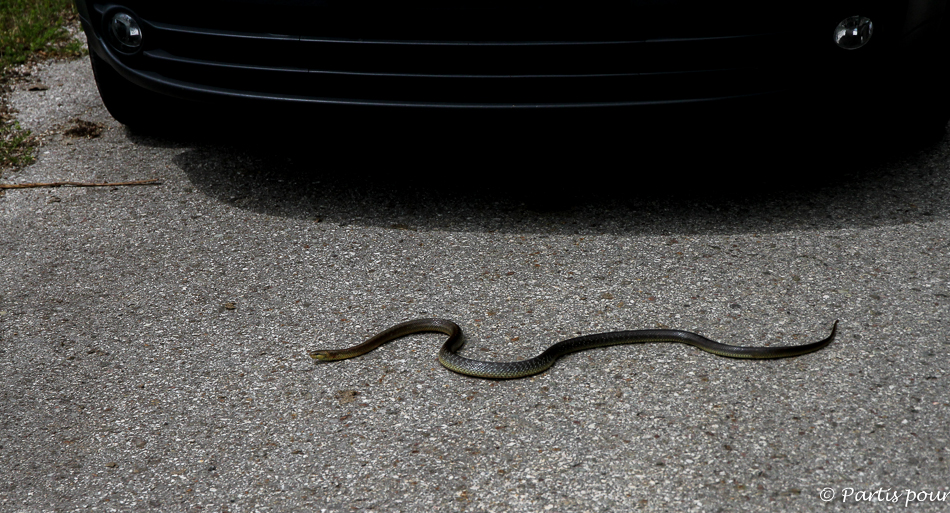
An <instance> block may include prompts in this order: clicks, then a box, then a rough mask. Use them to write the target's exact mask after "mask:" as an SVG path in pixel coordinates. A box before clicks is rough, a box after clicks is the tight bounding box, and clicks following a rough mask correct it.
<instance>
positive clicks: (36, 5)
mask: <svg viewBox="0 0 950 513" xmlns="http://www.w3.org/2000/svg"><path fill="white" fill-rule="evenodd" d="M77 21H78V19H77V15H76V7H75V6H74V5H73V2H72V0H0V172H2V171H4V170H6V169H11V168H13V169H15V168H18V167H22V166H25V165H27V164H30V163H31V162H33V160H34V157H33V151H32V138H31V137H30V132H29V130H24V129H22V128H20V125H19V123H17V122H16V120H15V119H11V117H10V116H9V115H7V114H6V113H7V110H6V109H5V108H3V107H4V105H3V103H4V102H5V99H4V98H3V95H4V93H5V91H4V90H5V89H6V83H7V82H9V79H10V70H11V68H12V67H13V66H16V65H18V64H22V63H24V62H28V61H35V60H42V59H47V58H53V57H78V56H80V55H82V43H80V42H78V41H76V40H75V39H71V38H70V36H69V31H67V30H66V28H65V27H66V26H67V25H76V24H77Z"/></svg>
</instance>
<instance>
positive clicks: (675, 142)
mask: <svg viewBox="0 0 950 513" xmlns="http://www.w3.org/2000/svg"><path fill="white" fill-rule="evenodd" d="M206 116H207V117H205V118H204V119H209V120H214V121H213V122H210V121H209V122H207V123H195V124H193V125H192V126H193V127H194V128H193V129H191V130H186V131H178V132H176V133H175V134H174V135H170V133H169V132H157V133H156V134H141V133H137V132H133V133H130V137H131V138H133V139H134V140H135V141H136V142H138V143H140V144H146V145H161V146H176V147H186V148H190V149H188V150H187V151H185V152H184V153H182V154H180V155H179V156H178V157H176V159H175V164H177V165H178V166H179V167H180V168H181V169H182V170H184V172H185V173H186V174H187V175H188V176H189V178H190V180H191V181H192V182H193V184H194V185H195V187H196V188H197V189H198V190H200V191H201V192H202V193H204V194H207V195H208V196H210V197H213V198H216V199H218V200H219V201H222V202H226V203H230V204H233V205H234V206H235V207H238V208H244V209H250V210H253V211H257V212H261V213H265V214H268V215H274V216H284V217H295V218H303V219H317V218H319V219H321V220H323V221H327V222H334V223H340V224H359V225H366V226H379V227H399V228H412V229H417V230H458V231H518V232H538V233H618V234H619V233H645V234H651V233H655V234H665V233H747V232H760V233H767V232H778V231H786V230H795V229H817V228H863V227H871V226H878V225H891V224H899V223H912V222H928V221H931V220H934V219H938V218H939V219H946V218H948V216H950V171H948V169H947V161H948V155H950V150H948V137H947V134H946V133H943V134H932V135H931V137H930V138H926V137H918V138H905V139H902V138H901V137H900V135H901V133H902V132H901V131H900V130H898V131H894V132H887V133H880V134H879V135H878V136H876V137H871V136H870V135H869V134H853V135H851V136H845V135H843V134H839V133H835V130H834V127H833V126H831V127H830V128H827V129H822V128H823V126H824V127H828V125H823V126H801V125H799V126H787V125H784V124H783V122H782V121H781V120H778V121H776V120H774V119H771V120H768V121H769V122H767V123H766V122H761V121H760V122H758V123H757V122H751V121H748V120H747V119H745V118H742V121H732V120H729V119H726V118H722V117H717V118H708V119H699V120H697V119H693V118H691V119H689V121H688V122H687V121H683V119H682V118H671V119H660V120H657V119H653V120H651V121H646V120H645V119H639V120H633V119H612V120H609V122H607V121H604V120H602V119H599V118H590V117H581V116H577V117H575V116H570V117H567V118H565V117H561V116H554V117H551V118H548V119H542V118H535V119H531V120H528V121H525V120H524V119H499V118H497V117H492V118H487V119H486V118H478V117H474V116H473V117H472V118H470V119H469V118H463V119H465V121H463V122H459V121H458V118H457V117H456V118H450V119H445V118H443V119H440V118H438V117H427V118H419V117H418V116H408V115H405V116H402V115H400V116H392V117H390V118H383V117H380V116H378V115H366V116H359V117H349V118H340V117H332V116H330V117H304V116H303V115H301V117H299V118H295V117H294V116H293V115H284V116H280V117H278V116H274V117H270V118H269V117H261V116H250V115H248V116H247V117H241V116H240V115H238V116H235V115H234V114H222V113H220V112H218V113H213V114H207V115H206ZM308 116H309V114H308ZM287 127H293V128H287Z"/></svg>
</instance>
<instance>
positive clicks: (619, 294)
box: [0, 60, 950, 512]
mask: <svg viewBox="0 0 950 513" xmlns="http://www.w3.org/2000/svg"><path fill="white" fill-rule="evenodd" d="M36 83H42V84H44V85H45V86H47V87H48V88H47V89H43V88H37V87H31V84H36ZM15 88H16V91H15V92H14V93H13V94H12V96H11V98H10V101H11V104H12V106H13V107H15V108H16V109H18V111H19V114H17V117H18V119H19V120H20V123H21V124H22V125H23V126H24V127H26V128H29V129H31V130H33V131H34V133H37V134H40V135H41V140H42V141H43V144H42V146H41V147H40V148H39V149H38V157H39V158H38V161H37V162H36V163H35V164H33V165H31V166H29V167H27V168H25V169H22V170H20V171H18V172H15V173H7V174H5V175H4V176H3V183H31V182H59V181H83V182H123V181H133V180H142V179H157V180H159V181H160V182H161V183H160V185H141V186H113V187H98V188H81V187H59V188H34V189H15V190H7V191H5V192H4V193H3V194H2V196H0V223H2V224H0V248H2V253H0V255H2V266H0V380H2V385H0V470H2V472H0V510H3V511H23V512H39V511H140V510H141V511H228V512H249V511H321V512H322V511H379V512H392V511H407V512H418V511H474V512H481V511H492V512H508V511H511V512H522V511H523V512H585V511H591V512H601V511H603V512H607V511H610V512H617V511H640V510H642V511H780V510H786V511H816V510H822V511H824V510H835V511H837V510H849V511H850V510H857V509H860V510H862V511H885V510H886V511H890V510H904V509H907V510H913V511H946V510H947V507H948V503H950V497H948V496H947V494H948V493H950V461H948V459H950V449H948V447H950V443H948V437H950V398H948V392H950V375H948V372H947V362H948V360H950V358H948V357H950V338H948V333H950V283H948V280H950V263H948V262H950V136H947V135H944V136H943V138H942V139H940V140H937V141H931V142H926V143H920V144H916V145H910V146H902V147H901V148H898V149H887V148H882V147H881V146H882V145H881V144H877V145H875V146H874V147H873V148H864V149H862V150H857V151H853V150H847V149H842V148H834V149H835V150H837V153H834V152H832V153H831V154H829V153H827V151H828V149H827V148H825V149H822V150H821V151H818V150H816V149H815V147H812V146H810V145H809V143H808V142H807V140H805V141H803V140H797V139H796V140H794V141H793V140H792V139H788V140H784V139H783V140H778V141H773V142H774V144H773V145H771V146H769V147H768V148H767V149H765V150H763V149H762V148H760V147H758V146H754V147H753V146H752V145H751V144H747V143H746V142H744V141H743V140H729V139H728V137H726V138H725V139H724V140H723V139H718V140H717V141H716V143H715V144H709V143H708V141H705V140H702V141H701V140H697V137H700V138H701V137H702V136H701V135H697V134H695V133H693V134H689V135H684V136H682V137H681V138H679V139H672V140H671V139H663V140H661V141H659V144H658V145H656V144H654V143H657V141H652V142H651V144H650V145H649V146H647V145H645V144H643V143H642V141H635V140H629V141H620V142H618V141H612V142H611V143H610V145H608V144H607V143H603V142H601V143H600V144H599V145H598V143H597V142H596V141H592V140H587V141H584V140H582V139H571V138H564V139H559V140H558V145H557V146H554V145H553V142H552V141H548V142H547V143H546V142H545V141H530V142H528V141H527V140H524V141H523V140H520V139H519V137H518V134H512V133H508V134H507V135H506V136H505V137H504V138H493V136H491V135H490V134H487V135H486V134H482V136H481V137H480V138H474V139H466V138H461V139H459V138H455V137H453V136H452V135H451V132H449V133H448V134H445V133H443V134H442V136H441V137H433V136H432V134H431V133H430V134H428V135H427V136H425V137H423V136H416V135H414V134H413V133H412V131H411V130H406V131H405V132H403V133H397V132H394V131H391V130H382V131H380V130H375V131H374V130H367V131H362V130H360V129H359V126H360V125H359V123H357V124H356V127H355V128H354V127H348V128H347V129H346V130H333V129H332V128H333V127H332V126H331V127H329V128H328V127H327V126H321V121H320V120H319V119H312V118H308V119H307V120H306V123H303V124H301V125H298V126H289V125H287V124H286V122H285V121H280V122H277V121H271V120H268V119H266V118H265V119H258V118H250V117H248V118H247V119H246V123H242V122H241V121H240V120H241V119H242V117H241V114H240V113H232V115H235V116H236V119H237V120H238V121H231V122H230V125H231V128H232V131H231V132H228V133H225V135H222V132H217V131H215V132H214V133H211V132H212V131H210V130H207V129H206V128H205V127H206V126H210V123H211V120H203V119H200V118H199V119H191V120H188V121H187V122H185V121H183V122H182V124H183V125H184V126H183V127H182V131H181V132H176V131H172V132H170V133H167V132H166V133H158V134H143V133H137V132H132V131H130V130H128V129H127V128H125V127H124V126H122V125H120V124H118V123H117V122H115V121H114V120H113V119H112V118H111V117H110V116H109V114H108V112H107V111H106V110H105V108H104V107H103V105H102V103H101V101H100V99H99V96H98V94H97V91H96V88H95V84H94V81H93V78H92V73H91V70H90V67H89V64H88V61H86V60H79V61H72V62H53V63H47V64H44V65H42V66H41V67H40V68H39V69H38V70H37V71H36V72H35V73H33V74H32V75H31V76H30V77H27V78H26V79H24V81H22V82H20V83H18V84H16V86H15ZM31 89H32V90H31ZM77 120H79V121H77ZM204 121H207V124H206V123H205V122H204ZM367 124H372V119H368V120H367ZM407 126H408V125H407ZM302 127H303V128H302ZM186 128H187V130H186ZM574 128H575V129H576V128H577V127H574ZM390 129H391V127H390ZM571 141H574V144H572V142H571ZM618 144H619V146H612V145H618ZM831 146H834V145H831ZM883 146H886V142H885V144H884V145H883ZM500 148H504V149H505V151H501V150H500ZM513 148H514V149H518V148H520V149H521V152H520V153H516V154H514V156H513V154H512V153H511V151H512V149H513ZM608 154H609V158H608V157H607V156H605V155H608ZM644 155H646V156H649V158H646V157H644ZM562 157H563V158H562ZM417 317H445V318H449V319H452V320H455V321H456V322H457V323H458V324H459V325H461V327H462V329H463V330H464V331H465V333H466V335H467V338H468V343H467V345H466V347H465V349H464V350H463V354H465V355H467V356H470V357H474V358H480V359H487V360H515V359H523V358H527V357H530V356H534V355H535V354H537V353H539V352H540V351H541V350H543V349H544V348H546V347H547V346H549V345H550V344H552V343H554V342H556V341H558V340H562V339H565V338H568V337H571V336H575V335H577V334H589V333H596V332H602V331H611V330H624V329H637V328H677V329H684V330H690V331H694V332H697V333H700V334H702V335H704V336H707V337H709V338H712V339H715V340H719V341H722V342H724V343H730V344H736V345H785V344H800V343H806V342H810V341H814V340H818V339H820V338H823V337H825V336H827V334H828V333H829V330H830V329H831V326H832V323H833V322H834V321H835V320H839V331H838V338H837V339H836V340H835V341H834V343H833V344H831V345H830V346H829V347H827V348H825V349H823V350H821V351H819V352H816V353H813V354H808V355H804V356H801V357H797V358H790V359H784V360H768V361H745V360H734V359H727V358H721V357H717V356H714V355H711V354H709V353H705V352H703V351H700V350H697V349H695V348H692V347H688V346H682V345H675V344H644V345H637V346H619V347H611V348H602V349H596V350H591V351H586V352H582V353H576V354H573V355H569V356H567V357H564V358H562V359H561V360H560V361H558V362H557V363H556V364H555V365H554V367H553V368H551V369H550V370H549V371H547V372H545V373H543V374H540V375H538V376H535V377H531V378H527V379H522V380H514V381H490V380H481V379H475V378H469V377H465V376H461V375H458V374H454V373H453V372H451V371H449V370H447V369H445V368H442V367H441V366H440V365H439V364H438V362H437V360H436V352H437V350H438V347H439V346H440V345H441V343H442V341H443V338H444V337H443V336H442V335H437V334H424V335H413V336H410V337H407V338H406V339H403V340H398V341H396V342H393V343H391V344H388V345H386V346H384V347H382V348H380V349H378V350H376V351H374V352H372V353H370V354H368V355H365V356H363V357H360V358H356V359H352V360H347V361H343V362H336V363H324V364H317V363H314V362H313V361H312V360H311V358H310V357H309V356H308V354H307V352H308V351H309V350H312V349H317V348H339V347H345V346H349V345H352V344H355V343H356V342H359V341H361V340H363V339H364V338H366V337H368V336H370V335H372V334H374V333H376V332H378V331H381V330H382V329H384V328H386V327H388V326H390V325H392V324H395V323H397V322H400V321H404V320H408V319H413V318H417Z"/></svg>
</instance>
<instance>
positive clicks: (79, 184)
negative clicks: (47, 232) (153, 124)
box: [0, 178, 162, 189]
mask: <svg viewBox="0 0 950 513" xmlns="http://www.w3.org/2000/svg"><path fill="white" fill-rule="evenodd" d="M161 184H162V182H161V181H159V180H157V179H154V178H153V179H151V180H136V181H134V182H110V183H92V182H50V183H0V189H28V188H31V187H63V186H67V185H68V186H71V187H117V186H119V185H161Z"/></svg>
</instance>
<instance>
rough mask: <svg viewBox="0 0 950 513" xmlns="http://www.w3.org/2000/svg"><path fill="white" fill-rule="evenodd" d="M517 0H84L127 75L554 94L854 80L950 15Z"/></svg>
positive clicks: (186, 91)
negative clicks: (115, 30) (113, 23)
mask: <svg viewBox="0 0 950 513" xmlns="http://www.w3.org/2000/svg"><path fill="white" fill-rule="evenodd" d="M512 3H513V2H508V3H504V4H502V3H492V2H491V1H490V0H487V1H486V2H480V3H463V5H461V6H457V7H454V8H451V9H446V8H438V7H436V6H433V4H431V3H428V2H425V1H422V0H417V1H416V2H412V3H409V4H406V3H403V4H401V5H400V7H399V8H393V7H392V3H391V2H390V3H381V2H375V1H362V2H358V1H356V0H352V1H350V2H340V1H336V0H322V1H321V0H316V1H310V2H301V1H289V0H288V1H266V2H265V1H263V0H257V1H254V0H232V1H225V0H219V1H203V2H197V1H191V2H179V1H173V0H169V1H164V2H154V1H151V2H150V1H137V0H125V1H123V2H121V3H120V4H117V3H112V2H110V3H100V2H91V1H88V0H77V7H78V9H79V13H80V18H81V20H82V25H83V28H84V30H85V32H86V34H87V36H88V42H89V48H90V50H91V51H92V52H95V53H96V55H98V56H99V57H100V58H101V59H102V60H104V61H105V62H106V63H107V64H108V65H110V66H112V67H113V68H114V69H115V70H116V71H117V72H118V73H119V74H120V75H121V76H122V77H124V78H125V79H126V80H128V81H129V82H132V83H134V84H136V85H138V86H140V87H143V88H146V89H149V90H152V91H155V92H158V93H162V94H165V95H169V96H174V97H179V98H184V99H191V100H228V99H230V100H258V101H267V102H276V103H283V104H290V105H300V104H328V105H358V106H391V107H429V108H467V109H544V108H569V107H587V108H598V107H641V106H664V105H672V104H696V103H710V102H714V103H715V102H728V101H734V100H743V99H753V98H762V97H773V96H781V97H787V96H789V95H791V96H798V97H808V98H814V97H821V96H823V95H826V94H829V93H836V94H842V93H843V94H844V95H848V94H850V93H849V92H850V91H858V90H862V89H866V88H867V86H868V85H869V84H870V83H872V82H873V81H874V80H875V77H879V76H882V75H883V74H886V73H889V72H891V71H892V70H893V69H894V68H893V67H894V65H895V64H896V63H902V64H904V65H906V63H908V62H914V63H916V64H914V66H923V67H927V66H930V64H928V63H927V62H926V61H925V60H923V59H915V58H914V57H916V56H918V55H925V54H926V49H927V48H928V47H929V46H931V44H932V41H933V40H934V39H935V38H937V37H941V35H940V34H941V33H942V32H941V31H944V30H945V28H944V27H945V24H944V22H943V17H944V11H945V5H946V0H898V1H888V0H878V1H863V2H856V1H833V0H828V1H822V2H805V3H808V4H813V5H802V4H803V2H798V3H791V2H790V3H787V4H786V3H782V4H783V5H782V6H779V5H775V3H770V2H761V1H760V0H755V1H751V0H726V1H722V2H710V1H709V0H629V1H623V2H621V1H613V2H600V3H597V2H595V3H593V4H584V5H585V7H579V6H577V5H576V4H569V3H563V4H556V3H553V4H552V3H547V4H537V3H534V2H530V1H525V2H522V3H521V4H518V7H511V4H512ZM710 4H715V5H713V6H710ZM761 4H769V6H768V7H763V6H762V5H761ZM120 10H121V11H124V12H128V13H131V14H132V15H133V16H134V17H135V18H136V19H137V21H138V22H139V24H140V25H141V27H142V33H143V46H142V48H141V49H140V50H139V51H136V52H134V53H123V52H121V51H119V50H117V49H116V48H115V46H114V45H112V44H110V37H109V34H108V33H107V31H106V30H104V27H106V21H107V20H108V19H110V17H111V16H112V15H113V14H114V13H115V12H117V11H120ZM855 14H860V15H862V16H867V17H869V18H871V19H872V20H874V22H875V26H874V36H873V37H872V39H871V42H870V43H869V44H868V45H867V46H866V47H864V48H861V49H858V50H851V51H849V50H842V49H840V48H838V47H836V46H835V44H834V42H833V39H832V31H833V29H834V27H835V25H836V24H837V23H838V22H839V21H840V20H842V19H844V18H845V17H848V16H852V15H855ZM909 57H910V58H909Z"/></svg>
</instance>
